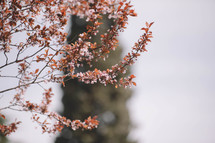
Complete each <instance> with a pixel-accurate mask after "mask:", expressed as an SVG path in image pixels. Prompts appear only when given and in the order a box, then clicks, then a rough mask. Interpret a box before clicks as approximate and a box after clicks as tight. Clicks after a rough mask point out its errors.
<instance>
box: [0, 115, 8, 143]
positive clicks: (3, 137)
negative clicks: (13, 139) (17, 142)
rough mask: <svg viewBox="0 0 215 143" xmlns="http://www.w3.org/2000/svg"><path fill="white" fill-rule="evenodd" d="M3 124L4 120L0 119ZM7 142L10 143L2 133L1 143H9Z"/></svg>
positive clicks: (0, 136) (0, 135)
mask: <svg viewBox="0 0 215 143" xmlns="http://www.w3.org/2000/svg"><path fill="white" fill-rule="evenodd" d="M2 123H3V120H2V119H1V117H0V124H2ZM7 142H8V140H7V138H6V137H5V136H4V135H2V134H1V133H0V143H7Z"/></svg>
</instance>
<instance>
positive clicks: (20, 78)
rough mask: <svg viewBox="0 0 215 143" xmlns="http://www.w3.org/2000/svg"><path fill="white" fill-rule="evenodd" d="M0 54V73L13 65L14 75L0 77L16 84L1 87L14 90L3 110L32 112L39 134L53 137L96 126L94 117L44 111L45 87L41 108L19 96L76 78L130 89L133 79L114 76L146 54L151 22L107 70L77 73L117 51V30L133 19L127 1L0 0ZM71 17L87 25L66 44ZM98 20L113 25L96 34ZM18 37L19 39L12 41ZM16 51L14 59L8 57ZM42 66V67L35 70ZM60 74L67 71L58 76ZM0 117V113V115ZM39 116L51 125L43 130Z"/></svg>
mask: <svg viewBox="0 0 215 143" xmlns="http://www.w3.org/2000/svg"><path fill="white" fill-rule="evenodd" d="M0 4H1V7H0V11H1V12H0V54H1V57H4V59H5V63H4V64H2V65H0V71H5V69H6V68H7V67H10V66H12V65H13V66H16V67H17V70H18V71H17V73H16V74H13V75H4V74H2V73H1V74H0V78H8V79H11V78H12V79H15V80H16V83H17V85H16V86H13V87H9V88H8V89H2V90H1V91H0V94H2V93H6V92H8V91H11V90H16V94H15V95H11V96H13V97H14V98H13V100H12V101H11V102H10V105H9V106H7V107H2V108H1V107H0V112H2V111H3V110H7V109H10V110H15V111H26V112H31V113H32V119H33V120H34V121H36V122H37V123H38V124H39V125H40V126H41V127H42V130H43V132H48V133H55V132H56V131H61V130H62V128H63V127H64V126H70V127H71V128H72V129H73V130H76V129H78V128H83V129H93V128H96V127H97V125H98V121H97V120H96V118H91V117H89V118H88V119H86V120H85V121H84V122H81V121H79V120H75V121H70V120H68V119H66V118H65V117H62V116H60V115H58V114H57V113H53V112H51V111H49V109H48V107H49V105H50V103H51V101H52V99H51V97H52V96H53V95H54V94H53V93H52V90H51V88H49V89H44V93H43V96H42V99H41V100H42V101H41V104H36V103H32V102H30V101H28V100H26V98H25V92H26V90H27V89H28V88H29V87H30V86H31V85H38V86H41V87H42V88H44V87H43V85H44V84H47V83H50V82H55V83H62V84H63V85H65V84H66V82H65V78H67V79H74V78H77V79H79V80H80V82H84V83H86V84H94V83H97V82H99V83H101V84H104V85H107V84H112V85H113V86H115V87H116V88H117V87H119V86H122V87H131V86H132V85H136V83H135V82H134V81H133V78H135V76H134V75H130V76H129V77H124V78H121V79H120V80H117V76H118V74H119V73H123V74H124V73H126V70H127V66H131V65H133V64H134V63H135V61H136V60H137V57H138V56H140V53H141V52H144V51H146V48H145V47H146V45H147V44H148V43H149V42H150V41H151V40H150V39H151V38H152V32H151V31H150V30H149V29H150V27H151V25H152V24H153V23H150V24H149V23H146V28H142V30H143V35H142V36H141V37H140V38H139V40H138V41H137V42H136V43H135V44H134V46H133V47H132V50H131V52H129V53H128V54H127V55H125V57H124V58H123V59H122V61H121V62H119V63H118V64H116V65H113V66H112V67H110V68H109V69H106V70H103V71H102V70H100V69H97V68H95V69H94V70H89V71H85V72H80V71H79V72H77V70H76V69H77V68H79V67H82V66H83V63H87V64H88V65H89V66H90V67H92V66H93V63H95V62H96V61H97V60H99V59H103V60H105V59H106V58H108V54H109V53H110V51H113V50H115V49H116V48H117V47H118V40H117V36H118V35H119V32H123V31H124V30H125V29H126V25H127V24H128V17H129V16H137V14H136V13H135V11H134V9H133V6H132V5H131V2H129V1H127V0H1V1H0ZM71 15H76V16H78V17H80V18H83V19H85V20H86V21H87V22H88V23H89V24H88V25H87V27H86V29H87V31H86V32H83V33H81V34H79V35H77V36H78V39H77V40H76V41H74V42H73V43H71V44H69V43H67V42H66V38H67V35H68V33H66V32H65V27H66V25H67V23H68V20H69V19H70V16H71ZM103 16H107V17H108V18H109V19H112V21H113V22H114V25H112V26H111V28H110V29H108V30H107V31H106V33H101V32H100V31H99V27H100V26H101V25H102V24H103V23H102V19H103ZM17 35H18V36H19V35H24V37H25V38H24V39H23V40H21V41H16V40H14V37H16V36H17ZM96 35H97V36H98V35H99V36H100V42H99V43H95V42H94V43H93V42H91V39H92V38H93V37H94V36H96ZM11 53H13V54H14V53H16V56H15V57H14V56H12V58H11V56H10V54H11ZM41 65H42V67H41ZM63 73H67V74H66V75H64V74H63ZM0 115H1V117H2V118H5V116H4V115H2V114H0ZM39 116H47V118H48V119H50V120H52V119H53V120H55V121H56V122H55V123H54V124H53V126H48V124H49V122H48V121H47V120H44V121H41V120H39V119H40V117H39ZM18 124H20V122H19V121H18V122H17V121H16V122H14V123H12V124H11V125H8V126H6V125H0V131H1V132H2V133H3V134H5V135H8V134H10V133H11V132H14V131H15V130H16V129H17V125H18Z"/></svg>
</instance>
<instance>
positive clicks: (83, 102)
mask: <svg viewBox="0 0 215 143" xmlns="http://www.w3.org/2000/svg"><path fill="white" fill-rule="evenodd" d="M102 22H103V23H104V24H103V25H102V26H101V28H100V30H99V31H100V32H102V33H104V32H105V31H106V30H107V29H109V28H110V26H111V25H112V24H113V22H112V21H111V20H109V19H108V18H107V17H105V18H104V19H103V20H102ZM71 25H72V26H71V31H70V32H69V33H70V34H69V36H68V39H67V41H68V43H72V42H74V41H75V40H76V39H77V38H78V34H80V33H82V32H84V31H86V25H87V23H86V22H85V20H84V19H80V18H78V17H76V16H72V18H71ZM93 41H95V42H99V41H98V37H96V36H95V37H93ZM121 53H122V49H121V48H119V47H118V48H117V49H116V51H114V52H113V53H111V54H110V56H109V58H108V59H107V60H106V61H103V60H100V61H99V62H96V63H94V64H96V67H97V68H98V69H107V68H110V67H111V65H114V64H116V63H117V62H118V61H119V60H120V59H121ZM84 68H85V69H79V70H83V71H85V70H87V69H88V67H87V66H84ZM120 77H121V76H119V78H120ZM62 88H63V92H64V95H63V98H62V102H63V106H64V109H63V113H62V115H63V116H66V117H67V118H70V119H71V120H74V119H81V120H84V119H86V118H87V117H88V116H94V115H98V120H99V121H100V124H99V127H98V128H97V129H95V130H92V131H82V130H78V131H72V130H71V129H70V128H64V129H63V131H62V133H61V134H60V136H59V137H57V139H56V141H55V143H131V142H130V141H128V140H127V136H128V133H129V129H130V127H131V124H130V119H129V114H128V110H127V107H126V102H127V100H128V98H129V97H130V96H131V90H129V89H124V88H117V89H116V88H115V87H114V86H113V85H107V86H104V85H101V84H94V85H89V84H84V83H81V82H79V81H78V80H69V81H68V82H66V86H65V87H62Z"/></svg>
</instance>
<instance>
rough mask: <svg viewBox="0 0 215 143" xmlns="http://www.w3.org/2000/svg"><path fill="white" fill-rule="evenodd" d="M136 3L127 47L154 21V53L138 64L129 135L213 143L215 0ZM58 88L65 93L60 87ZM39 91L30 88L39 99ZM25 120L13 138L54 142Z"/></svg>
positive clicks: (150, 140)
mask: <svg viewBox="0 0 215 143" xmlns="http://www.w3.org/2000/svg"><path fill="white" fill-rule="evenodd" d="M132 3H133V5H134V7H135V10H136V11H137V13H138V17H137V18H130V21H129V26H128V29H127V30H126V31H125V32H124V33H122V34H121V37H120V39H121V44H122V45H124V47H126V48H127V49H128V48H129V47H131V46H133V43H134V42H135V41H136V40H137V39H138V38H139V36H140V35H141V31H140V28H141V27H142V26H144V24H145V21H148V22H152V21H154V22H155V23H154V25H153V26H152V31H153V35H154V38H153V39H152V43H151V44H149V46H148V51H149V52H147V53H144V56H142V57H141V58H139V60H138V62H137V64H136V65H135V66H134V68H133V72H134V73H135V74H136V76H137V79H136V82H137V87H135V88H133V90H134V94H135V95H134V96H133V98H132V99H131V100H130V101H129V102H128V107H129V109H130V112H131V118H132V121H133V122H134V124H136V126H137V127H136V129H134V130H133V131H132V133H131V134H130V137H131V138H132V139H136V140H138V143H214V142H215V136H214V132H215V95H214V93H215V84H214V83H215V74H214V73H215V63H214V61H215V1H214V0H162V1H161V0H150V1H145V0H133V1H132ZM4 85H5V84H4ZM1 86H3V84H2V83H1ZM55 87H56V86H55ZM55 90H56V91H57V93H58V94H59V95H60V94H61V93H60V92H61V91H60V90H59V88H57V87H56V88H55ZM37 91H38V89H34V90H31V91H29V93H30V94H31V95H32V96H34V97H35V98H36V97H37V94H36V93H37ZM59 102H60V96H57V97H56V98H55V101H54V106H55V108H54V109H56V110H59V109H60V104H59ZM14 116H15V115H14ZM21 118H23V120H25V118H28V117H26V115H25V116H22V117H21ZM23 125H25V126H22V127H21V128H20V129H19V130H18V132H17V133H15V134H13V135H12V136H11V137H10V139H11V140H12V143H18V142H20V143H37V142H41V143H53V140H54V137H53V136H51V137H50V136H49V135H41V130H39V129H37V130H35V129H34V127H35V126H36V125H35V126H34V125H32V122H31V121H28V120H25V123H24V124H23Z"/></svg>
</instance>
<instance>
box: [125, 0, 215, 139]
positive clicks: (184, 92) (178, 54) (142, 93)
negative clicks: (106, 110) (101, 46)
mask: <svg viewBox="0 0 215 143" xmlns="http://www.w3.org/2000/svg"><path fill="white" fill-rule="evenodd" d="M133 4H134V6H135V9H136V11H137V13H138V14H139V17H138V18H136V19H134V18H132V19H131V20H130V23H129V27H128V30H127V31H126V32H125V33H123V34H122V36H121V39H122V40H123V39H127V40H124V45H125V46H127V45H128V46H132V43H133V42H134V41H135V40H136V39H137V38H138V36H139V35H140V31H139V29H140V27H141V26H142V25H144V23H145V21H149V22H151V21H155V24H154V25H153V26H152V31H153V35H154V39H152V43H151V44H150V45H149V46H148V51H149V52H147V53H145V54H144V56H142V57H141V58H140V59H139V61H138V62H137V64H136V65H135V67H134V70H133V71H134V73H136V76H137V79H136V81H137V87H136V88H134V91H135V96H134V97H133V98H132V99H131V100H130V102H129V103H128V107H130V111H131V116H132V120H133V122H135V124H136V126H137V128H136V129H135V130H134V131H133V132H132V133H131V138H133V139H137V140H138V142H139V143H214V142H215V136H214V132H215V104H214V103H215V84H214V83H215V74H214V73H215V63H214V62H215V36H214V34H215V1H214V0H204V1H203V0H162V1H161V0H160V1H159V0H150V1H144V0H135V1H133Z"/></svg>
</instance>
